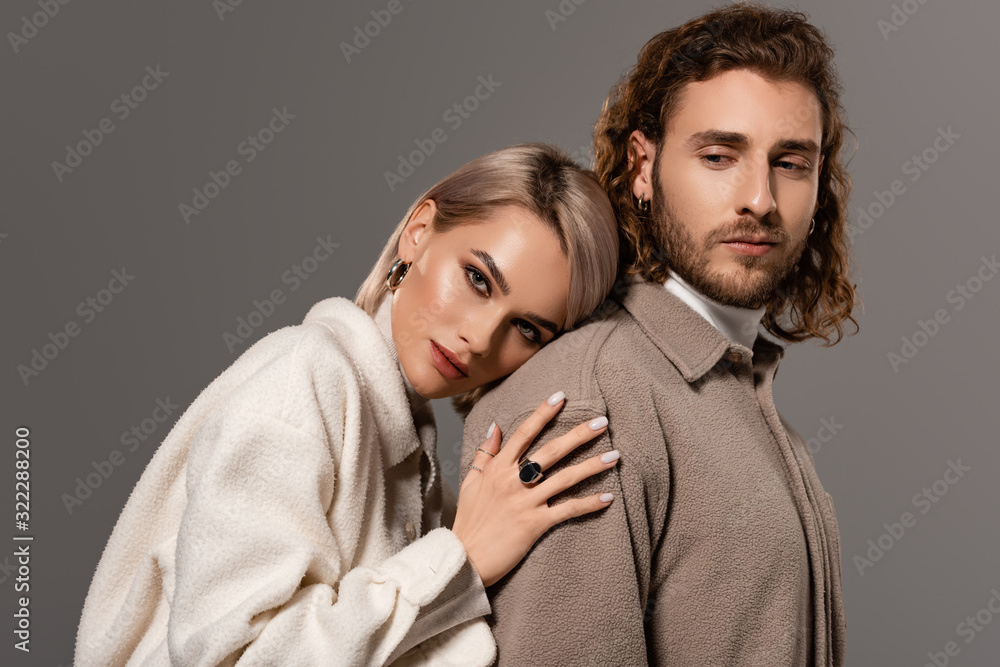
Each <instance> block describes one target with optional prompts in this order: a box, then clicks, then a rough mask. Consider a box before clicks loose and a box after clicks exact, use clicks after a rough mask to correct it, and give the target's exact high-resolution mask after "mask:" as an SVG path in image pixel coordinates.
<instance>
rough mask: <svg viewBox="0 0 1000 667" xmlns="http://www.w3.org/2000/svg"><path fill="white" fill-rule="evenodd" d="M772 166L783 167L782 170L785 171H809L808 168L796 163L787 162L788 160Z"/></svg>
mask: <svg viewBox="0 0 1000 667" xmlns="http://www.w3.org/2000/svg"><path fill="white" fill-rule="evenodd" d="M774 164H776V165H779V166H780V165H784V166H783V168H784V169H785V171H806V170H808V169H809V167H804V166H802V165H801V164H799V163H797V162H789V161H788V160H778V161H777V162H775V163H774Z"/></svg>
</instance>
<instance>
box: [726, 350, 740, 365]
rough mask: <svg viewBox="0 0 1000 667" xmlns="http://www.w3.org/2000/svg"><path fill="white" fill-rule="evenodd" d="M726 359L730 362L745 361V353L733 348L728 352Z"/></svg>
mask: <svg viewBox="0 0 1000 667" xmlns="http://www.w3.org/2000/svg"><path fill="white" fill-rule="evenodd" d="M726 360H728V361H730V362H732V363H734V364H738V363H740V362H741V361H743V355H742V354H741V353H739V352H737V351H736V350H732V351H730V352H727V353H726Z"/></svg>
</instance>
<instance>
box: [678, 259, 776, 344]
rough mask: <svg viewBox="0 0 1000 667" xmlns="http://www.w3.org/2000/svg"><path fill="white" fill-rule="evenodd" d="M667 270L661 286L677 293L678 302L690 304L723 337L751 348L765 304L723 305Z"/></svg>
mask: <svg viewBox="0 0 1000 667" xmlns="http://www.w3.org/2000/svg"><path fill="white" fill-rule="evenodd" d="M668 272H669V273H670V275H669V276H667V279H666V280H665V281H664V283H663V285H664V287H666V288H667V290H668V291H669V292H670V293H671V294H674V295H675V296H677V298H679V299H680V300H681V301H683V302H684V303H686V304H687V305H689V306H691V308H692V309H693V310H694V311H695V312H696V313H698V314H699V315H701V316H702V317H704V318H705V319H706V320H708V322H709V324H711V325H712V326H714V327H715V328H716V329H718V330H719V331H720V332H721V333H722V335H723V336H725V337H726V338H728V339H729V340H731V341H732V342H734V343H739V344H740V345H743V346H745V347H747V348H748V349H750V350H753V344H754V341H755V340H757V328H758V327H759V326H760V321H761V319H762V318H763V317H764V313H765V311H766V310H767V307H766V306H761V307H760V308H753V309H751V308H739V307H737V306H726V305H724V304H721V303H719V302H718V301H713V300H712V299H709V298H708V297H707V296H705V295H704V294H702V293H701V292H699V291H698V290H696V289H695V288H694V287H692V286H691V285H689V284H688V283H687V281H685V280H684V279H683V278H681V277H680V276H679V275H677V273H676V272H674V270H673V269H668Z"/></svg>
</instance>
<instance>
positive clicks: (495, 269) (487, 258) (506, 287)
mask: <svg viewBox="0 0 1000 667" xmlns="http://www.w3.org/2000/svg"><path fill="white" fill-rule="evenodd" d="M472 254H473V255H475V256H476V257H478V258H479V259H480V260H482V262H483V264H485V265H486V270H487V271H489V272H490V275H491V276H493V280H495V281H496V283H497V285H498V286H499V287H500V291H501V292H503V295H504V296H509V295H510V283H508V282H507V279H506V278H504V276H503V272H501V271H500V267H499V266H497V263H496V262H495V261H493V255H491V254H490V253H488V252H486V251H485V250H476V249H473V250H472Z"/></svg>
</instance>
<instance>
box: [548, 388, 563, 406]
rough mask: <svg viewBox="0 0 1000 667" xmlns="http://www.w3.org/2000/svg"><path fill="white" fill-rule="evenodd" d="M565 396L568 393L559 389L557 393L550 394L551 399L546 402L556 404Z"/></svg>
mask: <svg viewBox="0 0 1000 667" xmlns="http://www.w3.org/2000/svg"><path fill="white" fill-rule="evenodd" d="M564 398H566V394H564V393H562V392H561V391H557V392H556V393H554V394H552V395H551V396H549V400H547V401H545V402H546V403H548V404H549V405H555V404H556V403H558V402H559V401H561V400H563V399H564Z"/></svg>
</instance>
